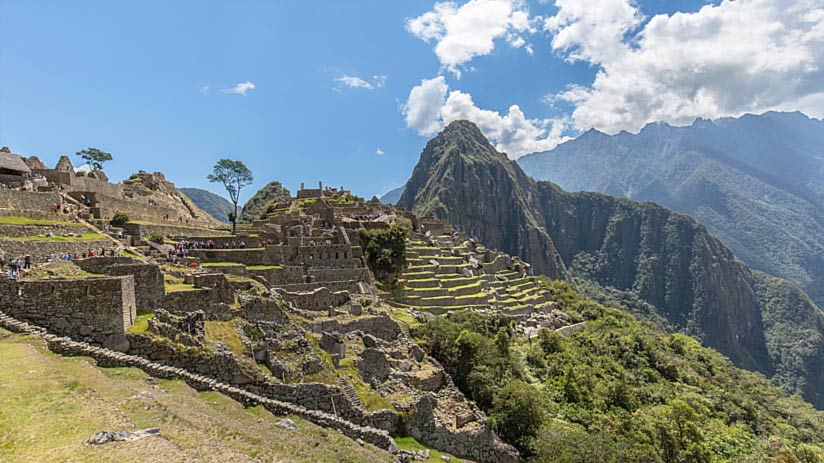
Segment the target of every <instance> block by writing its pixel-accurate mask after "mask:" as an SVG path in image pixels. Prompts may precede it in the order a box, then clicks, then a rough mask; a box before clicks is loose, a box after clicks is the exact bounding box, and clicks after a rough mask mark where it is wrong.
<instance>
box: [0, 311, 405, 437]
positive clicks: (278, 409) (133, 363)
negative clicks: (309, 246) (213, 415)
mask: <svg viewBox="0 0 824 463" xmlns="http://www.w3.org/2000/svg"><path fill="white" fill-rule="evenodd" d="M0 326H2V327H4V328H6V329H9V330H11V331H14V332H17V333H26V334H30V335H35V336H39V337H42V338H43V339H45V340H46V342H47V344H48V346H49V349H50V350H51V351H52V352H55V353H57V354H61V355H67V356H88V357H91V358H93V359H95V360H96V361H97V363H98V365H99V366H101V367H134V368H139V369H141V370H143V371H145V372H146V373H147V374H149V375H151V376H154V377H158V378H164V379H182V380H184V381H186V383H187V384H189V385H190V386H191V387H193V388H195V389H197V390H212V391H217V392H220V393H222V394H224V395H226V396H227V397H230V398H232V399H234V400H236V401H238V402H240V403H242V404H244V405H245V406H256V405H262V406H263V407H264V408H266V409H267V410H269V411H270V412H271V413H273V414H275V415H280V416H284V415H296V416H299V417H301V418H303V419H305V420H307V421H310V422H312V423H314V424H316V425H319V426H327V427H330V428H333V429H337V430H338V431H340V432H342V433H343V434H344V435H345V436H347V437H349V438H350V439H361V440H363V441H364V442H368V443H370V444H372V445H374V446H376V447H378V448H381V449H384V450H387V451H389V452H392V453H397V451H398V448H397V446H396V445H395V441H394V439H392V437H391V436H390V435H389V433H388V432H386V431H383V430H380V429H376V428H373V427H368V426H359V425H356V424H354V423H351V422H349V421H346V420H343V419H341V418H338V417H337V416H334V415H332V414H329V413H326V412H322V411H318V410H309V409H307V408H306V407H302V406H300V405H295V404H291V403H287V402H282V401H279V400H274V399H270V398H267V397H263V396H261V395H259V394H255V393H253V392H249V391H247V390H244V389H241V388H238V387H234V386H231V385H229V384H226V383H222V382H219V381H216V380H214V379H212V378H209V377H207V376H203V375H199V374H195V373H191V372H189V371H187V370H184V369H182V368H176V367H170V366H166V365H161V364H159V363H155V362H152V361H150V360H146V359H144V358H142V357H138V356H135V355H127V354H122V353H119V352H115V351H113V350H109V349H104V348H100V347H94V346H91V345H89V344H86V343H82V342H77V341H72V340H71V339H69V338H64V337H59V336H55V335H52V334H48V333H46V332H45V330H43V329H42V328H38V327H35V326H31V325H29V324H27V323H23V322H20V321H18V320H15V319H13V318H11V317H9V316H8V315H6V314H4V313H3V312H0Z"/></svg>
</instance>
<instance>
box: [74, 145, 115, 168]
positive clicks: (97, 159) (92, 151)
mask: <svg viewBox="0 0 824 463" xmlns="http://www.w3.org/2000/svg"><path fill="white" fill-rule="evenodd" d="M75 154H76V155H77V156H80V157H81V158H83V160H85V161H86V164H88V165H89V167H91V168H92V169H94V170H103V163H104V162H107V161H111V160H112V155H111V153H107V152H105V151H103V150H100V149H97V148H91V147H90V148H86V149H84V150H81V151H78V152H77V153H75Z"/></svg>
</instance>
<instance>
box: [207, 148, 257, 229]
mask: <svg viewBox="0 0 824 463" xmlns="http://www.w3.org/2000/svg"><path fill="white" fill-rule="evenodd" d="M206 178H208V179H209V181H210V182H212V183H222V184H223V187H224V188H226V192H227V193H229V199H231V200H232V204H233V205H234V211H233V212H232V213H231V214H230V215H229V219H230V220H231V221H232V234H233V235H234V234H235V230H236V228H237V202H238V199H240V189H241V188H243V187H245V186H248V185H251V184H252V181H253V180H254V178H253V177H252V171H250V170H249V168H248V167H246V165H245V164H243V162H242V161H233V160H231V159H221V160H220V161H218V162H217V164H215V167H214V168H213V170H212V173H211V174H209V176H208V177H206Z"/></svg>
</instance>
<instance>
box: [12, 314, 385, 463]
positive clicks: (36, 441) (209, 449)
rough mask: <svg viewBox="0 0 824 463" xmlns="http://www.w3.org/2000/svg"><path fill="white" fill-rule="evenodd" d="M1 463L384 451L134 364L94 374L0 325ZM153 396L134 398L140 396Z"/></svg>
mask: <svg viewBox="0 0 824 463" xmlns="http://www.w3.org/2000/svg"><path fill="white" fill-rule="evenodd" d="M0 359H2V367H1V368H0V461H2V462H6V461H9V462H10V461H14V462H21V463H25V462H38V463H39V462H50V461H94V462H109V461H111V462H131V461H134V462H166V461H201V462H211V461H214V462H226V461H232V462H243V461H267V462H269V461H277V462H281V461H284V462H286V461H294V462H316V461H317V462H341V461H351V462H360V461H363V462H373V461H374V462H379V461H391V456H390V455H389V454H388V453H385V452H382V451H380V450H377V449H376V448H374V447H371V446H368V445H367V446H364V447H360V446H358V445H356V444H353V442H352V441H351V440H348V439H346V438H345V437H343V436H342V435H341V434H340V433H338V432H335V431H330V430H326V429H323V428H320V427H318V426H315V425H313V424H311V423H308V422H306V421H303V420H300V419H297V418H294V417H293V419H294V420H295V422H296V423H297V424H298V428H299V429H298V430H297V431H289V430H286V429H283V428H281V427H279V426H277V425H275V424H274V423H275V421H276V420H277V419H278V418H277V417H275V416H273V415H272V414H270V413H269V412H267V411H265V410H263V409H260V408H251V409H244V408H243V407H242V406H241V405H239V404H238V403H236V402H234V401H232V400H230V399H228V398H226V397H224V396H222V395H220V394H217V393H213V392H197V391H195V390H193V389H191V388H190V387H188V386H187V385H186V384H185V383H183V382H181V381H167V380H152V379H151V378H149V377H148V376H147V375H146V374H144V373H143V372H141V371H140V370H137V369H133V368H106V369H104V368H97V367H95V366H93V365H94V363H93V362H92V361H91V360H90V359H88V358H63V357H59V356H57V355H54V354H52V353H51V352H49V351H48V350H47V349H46V348H45V346H44V345H43V343H42V342H41V341H39V340H37V339H34V338H31V337H26V336H20V335H12V334H11V333H9V332H7V331H5V330H2V329H0ZM144 391H148V392H151V393H152V394H154V396H155V400H150V399H142V398H133V397H134V396H135V395H136V394H138V393H140V392H144ZM149 427H159V428H160V430H161V433H162V435H163V437H160V438H156V437H151V438H146V439H142V440H139V441H134V442H118V443H112V444H107V445H105V446H98V447H95V446H89V445H86V444H84V443H83V441H84V440H85V439H86V438H88V437H90V436H91V435H93V434H94V433H96V432H98V431H101V430H104V429H105V430H111V431H119V430H124V429H125V430H134V429H143V428H149Z"/></svg>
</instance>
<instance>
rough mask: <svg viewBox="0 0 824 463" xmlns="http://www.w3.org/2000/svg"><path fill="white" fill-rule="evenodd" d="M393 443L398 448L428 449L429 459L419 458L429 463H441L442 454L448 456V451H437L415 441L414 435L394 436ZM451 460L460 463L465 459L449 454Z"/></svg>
mask: <svg viewBox="0 0 824 463" xmlns="http://www.w3.org/2000/svg"><path fill="white" fill-rule="evenodd" d="M395 444H397V445H398V449H399V450H413V451H414V450H429V459H428V460H419V461H424V462H429V463H443V461H444V460H443V458H442V457H443V456H450V455H449V454H448V453H443V452H439V451H437V450H435V449H433V448H432V447H427V446H425V445H423V444H421V443H420V442H418V441H416V440H415V438H414V437H396V438H395ZM450 457H451V458H452V461H454V462H457V463H460V462H462V461H465V460H461V459H458V458H455V457H454V456H450Z"/></svg>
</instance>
